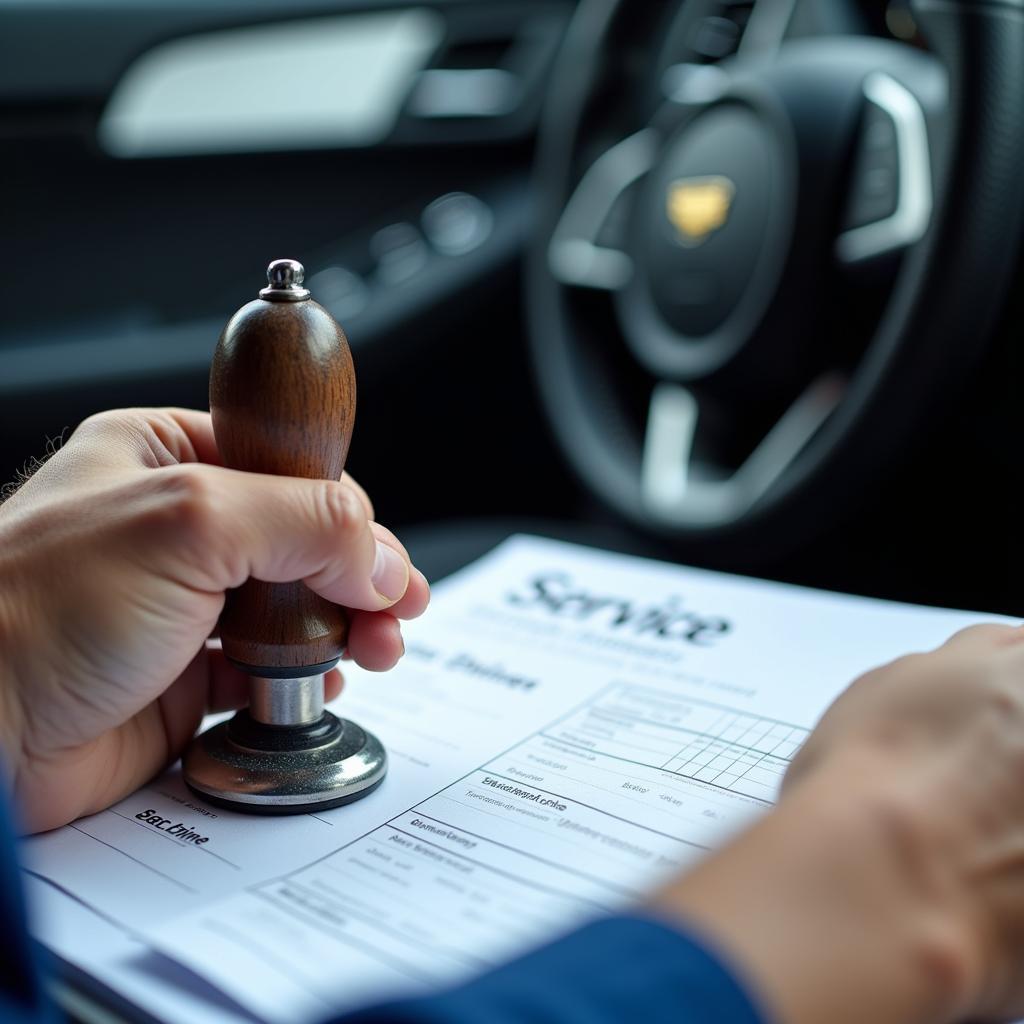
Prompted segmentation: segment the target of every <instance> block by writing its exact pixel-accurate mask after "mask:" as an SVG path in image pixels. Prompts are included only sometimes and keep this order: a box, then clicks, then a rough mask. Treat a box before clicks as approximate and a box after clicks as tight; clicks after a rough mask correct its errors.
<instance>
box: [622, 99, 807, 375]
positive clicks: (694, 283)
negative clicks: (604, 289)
mask: <svg viewBox="0 0 1024 1024" xmlns="http://www.w3.org/2000/svg"><path fill="white" fill-rule="evenodd" d="M787 141H788V140H786V139H785V134H784V132H781V131H780V126H779V124H778V122H777V120H776V118H773V117H769V116H766V115H765V113H763V112H762V111H761V110H759V109H757V108H756V107H755V106H753V105H751V104H748V103H746V102H744V101H739V100H728V101H724V102H720V103H718V104H715V105H713V106H711V107H706V108H704V109H702V110H701V111H700V112H698V113H697V114H696V116H694V117H692V118H691V119H690V120H688V121H687V123H686V124H685V125H683V127H682V128H680V129H678V130H677V131H676V133H675V134H674V135H673V136H671V137H670V138H669V140H668V142H667V144H666V146H665V148H664V150H663V152H662V155H661V157H660V159H659V161H658V163H657V164H656V165H655V167H654V168H653V169H652V170H651V172H650V173H649V174H648V176H647V178H646V179H645V181H644V182H643V183H642V185H641V186H640V189H639V194H638V196H637V202H636V204H635V205H634V207H633V210H632V215H631V218H630V220H631V223H630V228H629V238H628V247H629V249H630V251H631V253H632V255H633V260H634V274H633V278H632V280H631V282H630V284H629V285H627V287H626V288H624V289H623V290H621V291H620V292H619V293H618V296H617V306H618V313H619V317H620V320H621V321H622V325H623V329H624V331H625V334H626V337H627V340H628V341H629V342H630V345H631V347H632V348H633V350H634V352H635V354H636V355H637V357H638V358H639V359H640V360H641V362H642V363H644V364H645V365H647V366H648V368H649V369H651V370H652V371H653V372H655V373H657V374H659V375H660V376H663V377H676V378H678V379H688V378H692V377H699V376H704V375H706V374H709V373H711V372H712V371H714V370H715V369H717V368H718V367H719V366H721V365H722V364H723V363H725V362H727V361H728V360H729V358H730V357H731V356H732V355H733V354H734V353H735V352H736V351H737V350H738V349H739V348H741V347H742V346H743V345H744V343H745V342H746V341H747V340H748V339H749V338H750V337H751V336H752V335H753V334H754V333H755V332H756V330H757V327H758V325H759V323H760V321H761V319H762V318H763V316H764V314H765V311H766V310H767V308H768V306H769V305H770V304H771V301H772V296H773V294H774V291H775V288H776V285H777V284H778V281H779V278H780V275H781V271H782V267H783V265H784V264H785V262H786V256H787V251H788V248H789V240H790V236H791V233H792V208H793V200H792V194H791V193H792V188H793V185H794V184H795V183H794V182H793V181H792V178H794V177H795V175H787V173H786V171H787V170H788V165H789V162H790V160H789V156H788V152H787V145H786V143H787Z"/></svg>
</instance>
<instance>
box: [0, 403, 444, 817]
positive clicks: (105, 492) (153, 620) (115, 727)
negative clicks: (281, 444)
mask: <svg viewBox="0 0 1024 1024" xmlns="http://www.w3.org/2000/svg"><path fill="white" fill-rule="evenodd" d="M372 520H373V509H372V506H371V505H370V502H369V499H368V498H367V496H366V494H365V492H364V491H363V490H362V488H360V487H359V486H358V484H356V483H355V482H354V481H353V480H352V479H351V478H349V477H348V476H347V475H346V476H345V477H343V478H342V480H341V482H326V481H316V480H300V479H291V478H282V477H274V476H265V475H260V474H253V473H241V472H237V471H234V470H229V469H225V468H223V467H222V466H221V465H219V459H218V456H217V447H216V444H215V442H214V438H213V430H212V427H211V425H210V417H209V415H208V414H206V413H199V412H191V411H188V410H182V409H164V410H144V409H138V410H127V411H119V412H111V413H103V414H101V415H99V416H95V417H92V418H91V419H89V420H87V421H86V422H85V423H83V424H82V426H81V427H79V428H78V430H76V431H75V433H74V434H73V435H72V436H71V438H70V439H69V440H68V442H67V444H65V445H64V447H63V448H62V449H60V450H59V451H58V452H57V453H56V454H55V455H54V456H53V457H52V458H51V459H50V460H49V461H48V462H47V463H46V464H45V465H44V466H42V468H40V469H39V471H38V472H37V473H35V474H34V475H33V476H32V477H31V478H30V479H29V480H28V481H27V482H26V483H25V484H24V485H23V486H22V487H21V489H20V490H18V491H17V492H16V493H15V494H14V496H13V497H11V498H10V499H9V500H8V501H7V502H6V503H4V504H3V505H0V745H2V749H3V750H4V751H5V752H6V756H7V759H8V761H9V764H8V771H9V774H10V778H11V780H12V784H13V788H14V794H15V798H16V800H17V802H18V804H19V809H20V811H21V815H22V820H23V821H24V822H25V824H26V827H27V828H29V829H30V830H32V831H39V830H43V829H49V828H54V827H56V826H58V825H61V824H64V823H65V822H68V821H71V820H73V819H74V818H77V817H80V816H82V815H84V814H90V813H94V812H96V811H99V810H101V809H102V808H104V807H107V806H109V805H110V804H112V803H114V802H115V801H116V800H118V799H120V798H121V797H123V796H125V795H126V794H127V793H130V792H131V791H132V790H134V789H135V788H137V787H138V786H139V785H141V784H142V783H144V782H145V781H146V780H148V779H149V778H151V777H152V776H153V775H154V774H155V773H156V772H158V771H159V770H160V769H161V768H162V767H163V766H165V765H166V764H168V763H170V762H172V761H173V760H174V759H175V758H176V757H177V756H178V755H179V753H180V752H181V750H182V748H183V747H184V746H185V744H186V743H187V742H188V740H189V739H190V738H191V737H192V735H193V734H194V732H195V730H196V728H197V726H198V725H199V722H200V720H201V718H202V716H203V714H204V713H205V712H207V711H222V710H228V709H231V708H237V707H240V706H242V705H243V704H244V703H245V700H246V692H247V677H246V676H245V675H244V674H243V673H242V672H240V671H239V670H238V669H236V668H234V667H233V666H232V665H231V664H230V663H229V662H228V661H227V660H226V659H225V658H224V656H223V654H222V653H221V652H220V650H219V649H217V646H216V644H211V643H208V638H209V637H210V635H211V633H212V632H213V631H214V630H215V628H216V625H217V619H218V616H219V615H220V611H221V608H222V607H223V604H224V593H225V591H226V590H227V589H229V588H231V587H236V586H238V585H240V584H241V583H242V582H244V581H245V580H246V579H247V578H249V577H250V576H253V577H256V578H257V579H262V580H267V581H270V582H287V581H292V580H297V579H301V580H304V581H305V582H306V584H307V585H308V586H309V587H311V588H312V589H313V590H315V591H316V592H317V593H319V594H321V595H323V596H324V597H326V598H328V599H329V600H331V601H334V602H336V603H338V604H341V605H343V606H345V607H346V608H348V609H351V610H352V612H351V615H350V629H349V637H348V654H349V655H350V656H351V657H352V658H353V659H354V660H355V661H356V662H357V663H358V664H360V665H362V666H363V667H365V668H368V669H373V670H384V669H387V668H390V667H392V666H393V665H394V663H395V662H396V661H397V660H398V658H399V657H400V656H401V654H402V650H403V646H402V639H401V632H400V628H399V624H398V620H399V619H408V618H414V617H415V616H417V615H419V614H421V613H422V612H423V610H424V609H425V608H426V605H427V601H428V599H429V589H428V586H427V582H426V580H425V579H424V577H423V575H422V574H421V573H420V572H419V571H418V570H417V569H415V568H414V567H413V566H412V565H411V563H410V561H409V557H408V554H407V553H406V551H405V549H404V548H403V547H402V545H401V544H400V543H399V542H398V540H397V539H396V538H395V537H394V535H393V534H392V533H390V532H389V531H388V530H386V529H385V528H384V527H382V526H380V525H379V524H377V523H374V522H373V521H372ZM341 685H342V680H341V676H340V674H339V673H338V672H337V671H333V672H331V673H330V674H329V675H328V677H327V680H326V690H327V697H328V699H330V698H332V697H334V696H336V695H337V694H338V693H339V692H340V689H341Z"/></svg>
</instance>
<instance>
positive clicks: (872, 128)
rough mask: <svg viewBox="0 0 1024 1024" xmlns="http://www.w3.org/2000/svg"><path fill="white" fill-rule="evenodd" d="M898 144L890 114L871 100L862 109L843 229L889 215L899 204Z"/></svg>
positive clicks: (894, 125)
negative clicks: (862, 117) (862, 120)
mask: <svg viewBox="0 0 1024 1024" xmlns="http://www.w3.org/2000/svg"><path fill="white" fill-rule="evenodd" d="M899 158H900V154H899V144H898V142H897V138H896V124H895V122H894V121H893V119H892V117H891V115H890V114H888V113H887V112H886V111H884V110H883V109H882V108H881V107H879V106H877V105H876V104H874V103H868V104H867V106H866V108H865V111H864V123H863V125H862V127H861V134H860V145H859V148H858V152H857V156H856V159H855V161H854V165H853V173H852V174H851V176H850V191H849V196H850V198H849V201H848V205H847V208H846V215H845V216H844V218H843V229H844V230H849V229H850V228H857V227H860V226H861V225H863V224H871V223H873V222H874V221H878V220H883V219H884V218H886V217H891V216H892V215H893V214H894V213H895V212H896V207H897V205H898V203H899V173H900V172H899Z"/></svg>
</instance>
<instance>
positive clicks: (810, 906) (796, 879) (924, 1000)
mask: <svg viewBox="0 0 1024 1024" xmlns="http://www.w3.org/2000/svg"><path fill="white" fill-rule="evenodd" d="M835 767H836V768H838V769H839V770H838V771H831V772H830V773H829V776H828V777H827V778H826V777H822V778H815V779H814V780H813V781H812V782H811V783H810V784H809V785H807V786H804V787H803V788H802V789H800V790H797V791H795V792H794V793H793V794H792V796H791V797H790V798H788V799H787V800H785V801H784V802H783V804H782V806H781V807H780V808H779V809H778V810H776V811H775V812H774V813H773V814H771V815H769V816H768V817H767V818H766V819H765V820H764V821H762V822H761V823H760V824H759V825H757V826H756V827H755V828H753V829H752V830H750V831H749V832H748V833H746V834H745V835H743V836H741V837H740V838H739V839H738V840H736V841H735V842H733V843H732V844H730V845H729V846H728V847H727V848H726V849H725V850H723V851H722V852H721V853H720V854H719V855H718V856H715V857H713V858H711V859H710V860H708V861H707V862H706V863H705V864H703V865H702V866H700V867H698V868H697V869H696V870H695V871H694V872H692V873H691V874H689V875H688V876H686V877H685V878H683V879H681V880H680V881H678V882H676V883H674V884H673V885H671V886H669V887H668V888H667V889H665V890H663V891H662V892H661V893H659V894H658V896H657V898H656V900H655V904H654V905H655V908H656V911H657V912H658V913H661V914H664V915H666V916H667V917H668V918H669V919H678V920H682V921H684V922H686V923H688V924H689V925H690V926H692V927H696V928H698V929H699V930H701V931H703V932H704V933H705V934H707V935H708V936H710V937H711V938H712V939H713V940H714V941H716V942H717V943H718V944H719V945H720V946H721V947H722V948H725V949H727V950H729V953H730V955H731V956H732V958H733V962H734V964H735V965H736V967H737V968H738V969H739V970H740V972H741V973H744V974H745V976H746V978H747V980H748V981H749V983H750V985H751V986H752V988H753V990H754V991H755V992H758V993H759V994H760V995H761V996H762V997H763V999H764V1001H765V1004H766V1006H767V1007H768V1009H769V1011H771V1012H772V1013H773V1014H774V1016H775V1017H776V1018H777V1019H778V1020H779V1021H780V1022H782V1024H818V1022H820V1021H824V1020H827V1021H829V1022H830V1024H846V1022H850V1024H854V1022H856V1024H860V1022H862V1021H865V1020H870V1021H872V1024H889V1022H892V1024H897V1022H898V1024H941V1022H946V1021H952V1020H954V1019H956V1018H957V1016H958V1011H960V1010H961V1009H962V1008H963V1007H964V1006H965V1005H969V1001H970V999H971V997H972V996H973V995H974V994H975V992H976V986H977V985H978V984H979V978H978V975H979V967H978V961H979V957H978V952H979V950H978V948H977V946H978V943H977V941H976V938H975V936H974V935H973V934H972V932H971V927H970V921H969V920H968V919H967V917H966V915H965V914H962V913H961V909H960V906H959V904H958V903H957V899H956V893H955V892H954V891H953V890H952V889H951V887H949V886H948V885H947V883H946V881H945V879H944V878H943V876H942V873H941V871H936V870H934V868H933V867H932V864H931V859H930V858H929V857H927V856H925V855H923V854H925V853H926V851H923V850H922V849H921V848H920V846H921V840H922V839H923V838H924V837H923V836H922V835H921V834H920V832H919V830H918V829H917V827H916V823H915V822H914V820H913V812H912V811H910V812H909V813H906V812H907V808H906V806H905V805H904V804H902V803H901V802H900V801H901V799H902V798H901V797H900V796H899V795H896V796H892V795H890V791H891V789H892V786H891V779H890V780H887V779H886V778H883V777H881V774H882V773H883V772H884V771H886V770H888V769H886V768H883V766H881V765H871V764H870V763H868V761H867V759H866V758H860V759H856V760H853V761H850V762H847V763H846V764H845V765H839V764H837V765H836V766H835ZM890 767H891V766H890ZM872 773H876V777H875V778H874V779H870V780H869V779H868V778H867V776H870V775H871V774H872ZM887 782H888V784H889V789H888V790H887Z"/></svg>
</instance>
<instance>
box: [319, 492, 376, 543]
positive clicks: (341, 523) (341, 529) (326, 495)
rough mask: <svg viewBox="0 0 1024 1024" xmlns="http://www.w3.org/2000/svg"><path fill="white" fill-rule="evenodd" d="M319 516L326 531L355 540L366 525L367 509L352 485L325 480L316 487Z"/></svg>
mask: <svg viewBox="0 0 1024 1024" xmlns="http://www.w3.org/2000/svg"><path fill="white" fill-rule="evenodd" d="M315 501H316V505H317V511H318V518H319V521H320V522H321V523H322V524H323V527H324V529H325V531H326V532H328V533H330V534H331V535H333V536H339V537H341V538H343V539H344V540H346V541H353V540H354V539H355V538H356V537H357V536H358V535H359V534H360V533H361V532H362V531H363V529H364V528H365V526H366V511H365V509H364V508H363V505H362V502H361V501H360V500H359V496H358V495H357V494H356V493H355V491H353V490H352V488H350V487H346V486H345V485H344V484H341V483H336V482H334V481H330V480H324V481H322V482H321V483H320V485H319V486H318V487H317V488H316V491H315Z"/></svg>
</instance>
